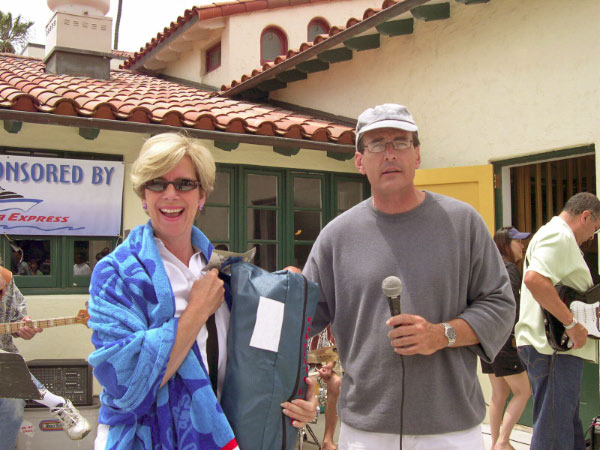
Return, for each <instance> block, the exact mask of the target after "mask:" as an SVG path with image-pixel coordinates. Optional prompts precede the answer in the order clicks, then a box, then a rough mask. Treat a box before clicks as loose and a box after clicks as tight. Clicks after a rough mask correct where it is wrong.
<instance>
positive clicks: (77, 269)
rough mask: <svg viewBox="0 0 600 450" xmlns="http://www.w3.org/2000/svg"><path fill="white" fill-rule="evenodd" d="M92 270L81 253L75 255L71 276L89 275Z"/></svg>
mask: <svg viewBox="0 0 600 450" xmlns="http://www.w3.org/2000/svg"><path fill="white" fill-rule="evenodd" d="M91 273H92V269H90V265H89V264H88V263H87V261H86V260H85V256H84V255H83V253H81V252H77V253H75V264H73V275H90V274H91Z"/></svg>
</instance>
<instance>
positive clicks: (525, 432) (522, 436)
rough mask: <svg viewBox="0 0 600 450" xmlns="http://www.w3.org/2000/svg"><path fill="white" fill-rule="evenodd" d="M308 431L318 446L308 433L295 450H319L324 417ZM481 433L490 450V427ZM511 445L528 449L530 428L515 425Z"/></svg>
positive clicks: (337, 430) (519, 448)
mask: <svg viewBox="0 0 600 450" xmlns="http://www.w3.org/2000/svg"><path fill="white" fill-rule="evenodd" d="M309 426H310V429H311V430H312V431H313V433H314V434H315V436H316V437H317V440H318V444H315V443H314V440H313V437H312V436H311V435H310V433H307V434H306V438H307V439H306V440H304V441H303V442H302V444H300V442H298V444H297V445H296V449H297V450H315V449H319V448H320V445H319V444H321V443H322V441H323V430H324V429H325V415H324V414H319V416H318V417H317V423H313V424H310V425H309ZM481 432H482V433H483V441H484V443H485V449H486V450H490V449H491V446H492V437H491V435H490V426H489V425H488V424H487V423H484V424H482V425H481ZM339 433H340V423H339V420H338V424H337V427H336V431H335V434H334V438H335V441H336V442H337V440H338V436H339ZM510 437H511V445H512V446H513V447H514V448H515V450H524V449H529V443H530V442H531V428H528V427H524V426H521V425H517V426H516V427H515V429H514V430H513V432H512V433H511V436H510ZM373 450H379V449H373Z"/></svg>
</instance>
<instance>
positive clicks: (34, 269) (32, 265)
mask: <svg viewBox="0 0 600 450" xmlns="http://www.w3.org/2000/svg"><path fill="white" fill-rule="evenodd" d="M29 271H30V272H31V275H44V274H43V273H42V271H41V270H40V269H39V268H38V262H37V260H35V259H32V260H31V261H29Z"/></svg>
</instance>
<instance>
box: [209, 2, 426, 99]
mask: <svg viewBox="0 0 600 450" xmlns="http://www.w3.org/2000/svg"><path fill="white" fill-rule="evenodd" d="M429 1H430V0H404V1H403V2H400V3H396V4H395V5H393V6H390V7H389V8H386V9H384V10H382V11H380V12H378V13H377V14H374V15H372V16H371V17H368V18H367V19H364V20H362V21H360V22H358V23H357V24H355V25H353V26H351V27H349V28H346V29H345V30H344V31H341V32H340V33H338V34H336V35H334V36H331V37H329V38H327V39H325V40H324V41H322V42H319V43H318V44H315V45H313V46H312V47H311V48H309V49H307V50H305V51H303V52H300V53H298V54H296V55H294V56H292V57H290V58H289V59H286V60H285V61H282V62H281V63H279V64H277V65H275V66H273V67H271V68H270V69H267V70H265V71H264V72H261V73H259V74H257V75H255V76H254V77H251V78H249V79H247V80H246V81H243V82H241V83H239V84H237V85H235V86H233V87H231V88H229V89H228V90H226V91H222V92H220V95H223V96H226V97H234V96H236V95H239V94H241V93H243V92H244V91H246V90H248V89H252V88H253V87H256V86H258V85H259V84H260V83H262V82H263V81H267V80H270V79H272V78H275V76H277V75H278V74H279V73H281V72H284V71H286V70H289V69H292V68H293V67H295V66H297V65H298V64H300V63H301V62H304V61H308V60H309V59H311V58H313V57H315V56H317V55H319V54H320V53H322V52H324V51H326V50H329V49H332V48H334V47H336V46H338V45H340V44H343V42H344V41H346V40H348V39H349V38H351V37H354V36H357V35H359V34H361V33H364V32H365V31H367V30H369V29H371V28H374V27H376V26H377V25H379V24H381V23H383V22H386V21H387V20H389V19H391V18H392V17H396V16H399V15H400V14H404V13H405V12H408V11H410V10H411V9H413V8H416V7H417V6H421V5H423V4H425V3H428V2H429Z"/></svg>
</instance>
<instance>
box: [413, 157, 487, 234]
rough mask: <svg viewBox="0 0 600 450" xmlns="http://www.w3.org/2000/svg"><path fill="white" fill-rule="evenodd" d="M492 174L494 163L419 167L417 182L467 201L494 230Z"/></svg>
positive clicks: (440, 192) (416, 183)
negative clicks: (434, 167) (436, 167)
mask: <svg viewBox="0 0 600 450" xmlns="http://www.w3.org/2000/svg"><path fill="white" fill-rule="evenodd" d="M493 175H494V173H493V166H492V165H485V166H470V167H452V168H446V169H426V170H417V173H416V175H415V185H416V186H417V187H419V189H423V190H427V191H433V192H437V193H439V194H444V195H448V196H450V197H453V198H456V199H458V200H462V201H463V202H466V203H468V204H469V205H471V206H472V207H473V208H475V209H476V210H477V211H478V212H479V214H481V216H482V217H483V220H484V221H485V223H486V225H487V227H488V230H490V233H491V234H493V233H494V231H495V229H496V228H495V221H494V184H493Z"/></svg>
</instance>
